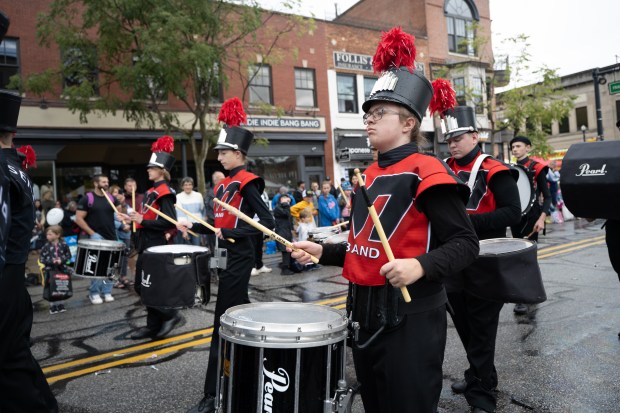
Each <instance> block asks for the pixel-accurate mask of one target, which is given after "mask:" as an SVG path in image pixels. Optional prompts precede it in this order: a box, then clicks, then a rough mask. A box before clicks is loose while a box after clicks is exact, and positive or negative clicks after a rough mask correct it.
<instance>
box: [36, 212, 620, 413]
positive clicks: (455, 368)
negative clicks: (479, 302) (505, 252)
mask: <svg viewBox="0 0 620 413" xmlns="http://www.w3.org/2000/svg"><path fill="white" fill-rule="evenodd" d="M601 224H602V222H601V221H595V222H594V223H591V224H587V223H585V221H583V220H577V221H572V222H567V223H564V224H554V225H552V226H550V228H549V230H548V232H547V235H546V236H544V237H541V242H540V244H539V252H538V255H539V263H540V267H541V271H542V274H543V279H544V282H545V287H546V291H547V297H548V299H547V301H546V302H544V303H542V304H539V305H537V306H531V307H530V311H529V313H528V314H527V315H525V316H515V315H514V313H513V311H512V310H513V305H512V304H507V305H505V306H504V309H503V310H502V313H501V316H500V325H499V331H498V337H497V353H496V366H497V369H498V375H499V386H498V392H499V393H498V399H499V403H498V410H497V411H498V412H558V413H560V412H561V413H564V412H582V413H587V412H597V413H598V412H610V413H611V412H618V411H619V408H618V406H620V380H618V377H620V340H619V338H618V332H619V331H620V299H619V298H620V283H619V282H618V276H617V275H616V274H615V272H613V270H612V268H611V265H610V263H609V258H608V255H607V248H606V246H605V243H604V231H603V230H601V229H600V227H601ZM278 262H279V255H272V256H266V264H267V265H268V266H273V267H275V266H277V263H278ZM87 287H88V280H84V279H76V280H75V281H74V292H75V295H74V297H73V298H72V299H70V300H69V301H68V302H67V305H66V307H67V312H65V313H61V314H56V315H50V314H49V312H48V304H47V302H45V301H43V300H42V298H41V292H42V288H41V287H40V286H35V287H29V291H30V294H31V295H32V299H33V302H34V306H35V315H34V326H33V330H32V342H33V346H32V350H33V353H34V355H35V357H36V358H37V359H38V360H39V362H40V364H41V366H42V367H43V368H44V372H45V373H46V376H47V377H48V381H49V382H50V383H51V385H52V389H53V391H54V394H55V395H56V397H57V399H58V402H59V405H60V410H61V412H68V413H82V412H83V413H86V412H88V413H104V412H105V413H111V412H145V413H146V412H185V411H186V409H187V408H189V407H191V406H192V405H194V404H195V403H197V402H198V401H199V400H200V398H201V396H202V387H203V383H204V376H205V369H206V364H207V358H208V349H209V343H210V336H211V331H212V325H213V308H214V303H215V300H214V298H215V296H216V295H217V283H216V282H213V283H212V286H211V290H212V294H213V295H214V297H213V298H212V300H211V303H210V304H209V305H207V306H204V307H197V308H192V309H187V310H183V311H182V312H181V315H182V321H181V323H180V324H179V326H178V327H177V328H176V329H175V330H174V331H173V332H172V333H171V335H170V336H169V337H168V338H167V339H165V340H161V341H155V342H152V341H148V340H144V341H133V340H130V339H129V335H130V334H131V332H132V331H133V330H134V329H135V328H137V327H140V326H143V325H144V324H145V315H146V313H145V311H144V309H143V307H142V306H141V305H140V302H139V299H138V297H137V296H136V295H135V294H134V293H133V292H132V291H127V290H118V289H115V290H114V294H115V297H116V301H114V302H113V303H106V304H102V305H97V306H95V305H92V304H90V301H89V300H88V298H87ZM346 288H347V284H346V282H345V280H344V279H343V278H342V277H341V276H340V269H339V268H336V267H322V268H320V269H318V270H315V271H309V272H304V273H302V274H298V275H295V276H281V275H279V270H278V269H275V268H274V271H273V272H272V273H270V274H262V275H259V276H254V277H252V279H251V291H250V297H251V299H252V301H253V302H267V301H283V302H312V303H320V304H324V305H329V306H332V307H335V308H338V309H342V308H343V307H344V302H345V298H344V297H345V294H346ZM448 319H449V318H448ZM347 366H348V368H347V381H348V384H349V385H354V384H355V374H354V371H353V368H352V362H351V361H350V358H349V362H348V363H347ZM465 368H466V358H465V354H464V351H463V349H462V346H461V343H460V341H459V339H458V336H457V334H456V331H455V329H454V327H453V325H452V323H451V321H450V319H449V327H448V343H447V347H446V353H445V362H444V371H443V374H444V386H443V391H442V395H441V399H440V408H439V412H450V413H452V412H467V411H469V408H468V406H467V403H466V402H465V399H464V398H463V397H462V396H459V395H455V394H453V393H452V391H451V390H450V384H451V383H453V382H454V381H456V380H459V379H460V378H461V377H462V374H463V370H464V369H465ZM352 412H353V413H362V412H364V409H363V407H362V405H361V401H360V400H359V397H356V398H355V400H354V403H353V408H352ZM366 413H371V412H366Z"/></svg>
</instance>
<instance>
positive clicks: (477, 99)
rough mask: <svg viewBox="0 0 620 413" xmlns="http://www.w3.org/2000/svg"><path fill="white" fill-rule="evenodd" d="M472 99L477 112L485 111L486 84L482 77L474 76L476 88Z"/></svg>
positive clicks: (478, 113) (479, 113) (480, 113)
mask: <svg viewBox="0 0 620 413" xmlns="http://www.w3.org/2000/svg"><path fill="white" fill-rule="evenodd" d="M473 92H474V93H473V96H472V100H473V101H474V105H475V108H476V114H477V115H482V114H483V113H484V84H483V83H482V78H479V77H474V90H473Z"/></svg>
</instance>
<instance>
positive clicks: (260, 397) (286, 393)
mask: <svg viewBox="0 0 620 413" xmlns="http://www.w3.org/2000/svg"><path fill="white" fill-rule="evenodd" d="M346 327H347V318H346V317H345V315H344V314H343V313H342V312H340V311H339V310H336V309H334V308H330V307H325V306H321V305H316V304H304V303H255V304H244V305H239V306H236V307H232V308H230V309H228V310H227V311H226V313H225V314H224V315H223V316H222V318H221V328H220V350H219V354H218V355H219V361H218V385H217V386H218V395H219V397H218V398H216V401H217V404H218V407H219V408H220V409H221V410H218V412H226V413H233V412H234V413H253V412H257V413H258V412H261V413H262V412H266V411H269V412H286V413H317V412H323V411H332V410H331V409H330V410H326V407H325V406H326V405H327V403H329V401H330V400H331V399H332V398H334V395H335V394H336V390H337V389H338V387H339V384H340V386H343V385H346V384H345V382H344V380H345V364H346V360H345V354H346V353H345V351H346V345H345V342H346V336H347V329H346ZM339 381H340V383H339Z"/></svg>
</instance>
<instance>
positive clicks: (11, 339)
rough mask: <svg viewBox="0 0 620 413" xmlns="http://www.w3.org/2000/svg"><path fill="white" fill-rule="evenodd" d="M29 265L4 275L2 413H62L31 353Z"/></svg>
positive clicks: (0, 291)
mask: <svg viewBox="0 0 620 413" xmlns="http://www.w3.org/2000/svg"><path fill="white" fill-rule="evenodd" d="M24 272H25V264H17V265H14V264H8V265H6V266H5V267H4V269H3V270H2V274H1V275H0V395H1V396H0V412H2V413H13V412H15V413H18V412H29V413H39V412H41V413H43V412H45V413H54V412H58V404H57V403H56V398H55V397H54V395H53V394H52V391H51V390H50V387H49V385H48V384H47V381H46V380H45V376H44V375H43V372H42V371H41V367H40V366H39V363H37V361H36V360H35V358H34V357H33V356H32V353H31V351H30V329H31V328H32V301H31V300H30V295H29V294H28V291H27V290H26V286H25V284H24Z"/></svg>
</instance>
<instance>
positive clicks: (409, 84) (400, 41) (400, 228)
mask: <svg viewBox="0 0 620 413" xmlns="http://www.w3.org/2000/svg"><path fill="white" fill-rule="evenodd" d="M381 50H384V51H385V52H384V53H382V52H381ZM414 60H415V46H414V43H413V36H411V35H408V34H406V33H403V32H402V31H401V30H400V28H396V29H392V30H391V31H390V32H388V33H384V35H383V40H382V42H381V44H380V45H379V47H378V48H377V53H376V54H375V57H374V58H373V64H374V65H375V71H378V72H383V73H382V75H381V77H380V78H379V79H378V80H377V82H376V83H375V85H374V87H373V89H372V92H371V94H370V97H369V98H368V100H367V101H366V102H364V104H363V106H362V108H363V109H364V112H365V115H364V123H365V124H366V131H367V132H368V138H369V140H370V144H371V145H372V146H373V147H374V148H376V149H377V150H378V153H379V155H378V161H377V162H375V163H373V164H372V165H370V166H369V167H368V169H366V171H365V172H364V175H365V177H364V179H365V183H366V186H367V192H368V196H369V199H370V201H372V202H373V203H374V205H375V208H376V209H377V213H378V215H379V216H380V220H381V223H382V226H383V229H384V231H385V233H386V236H387V238H388V241H389V244H390V245H391V247H392V249H393V253H394V256H395V258H396V259H395V260H394V261H392V262H388V257H387V255H386V253H385V251H384V249H383V248H382V245H381V243H380V240H379V237H378V234H377V231H376V229H375V227H374V225H373V223H372V221H371V219H370V218H369V213H368V208H367V205H366V204H365V203H364V202H363V200H364V198H363V197H362V196H361V195H360V192H359V191H360V188H359V186H358V187H356V189H355V195H354V197H353V204H352V211H351V230H350V233H349V239H348V245H347V244H332V245H328V244H324V245H318V244H314V243H312V242H307V241H305V242H297V243H295V244H294V245H295V246H296V247H297V248H302V249H304V250H306V251H307V252H309V253H310V254H313V255H315V256H317V257H319V259H320V262H319V263H320V264H325V265H339V266H343V274H342V275H343V276H344V277H345V278H346V279H348V280H349V282H350V284H349V286H350V293H349V296H348V300H347V314H351V321H352V322H356V323H359V327H360V328H359V331H358V338H357V340H355V341H354V342H353V361H354V364H355V371H356V375H357V379H358V381H359V382H360V384H361V387H360V392H361V396H362V401H363V403H364V410H365V411H366V412H372V413H393V412H399V413H407V412H409V413H413V412H416V413H419V412H436V411H437V404H438V401H439V396H440V393H441V387H442V381H443V376H442V364H443V357H444V349H445V344H446V328H447V319H446V303H447V296H446V292H445V289H444V287H443V284H442V279H443V278H444V277H445V276H448V275H449V274H452V273H454V272H457V271H459V270H460V269H462V268H464V267H466V266H467V265H469V264H471V263H472V262H473V261H474V259H475V258H476V256H477V254H478V248H479V247H478V240H477V239H476V235H475V234H474V231H473V228H472V225H471V222H470V220H469V219H468V218H467V215H466V212H465V205H464V202H465V201H466V200H467V196H468V190H467V187H466V186H465V185H463V183H462V182H461V181H459V180H458V179H457V178H456V177H455V176H454V174H452V173H451V172H450V170H449V169H448V168H447V166H446V165H445V164H444V163H443V162H441V161H440V160H438V159H437V158H434V157H431V156H427V155H423V154H421V153H420V150H419V146H418V145H419V144H420V143H422V142H423V141H424V138H423V137H422V135H421V132H420V123H421V121H422V117H423V116H424V114H425V112H426V109H427V107H428V105H429V102H430V101H431V98H432V96H433V88H432V87H431V84H430V82H429V81H428V80H427V79H426V78H425V77H424V75H423V73H422V72H421V71H416V70H414ZM292 256H293V258H295V259H297V260H298V261H299V262H300V263H302V264H305V263H308V262H310V260H309V256H308V255H307V254H305V253H304V252H302V251H296V252H293V253H292ZM405 286H406V288H407V290H408V291H409V294H410V295H411V298H412V301H411V302H410V303H405V302H404V300H403V297H402V295H401V291H400V290H399V288H400V287H405ZM394 287H399V288H394Z"/></svg>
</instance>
